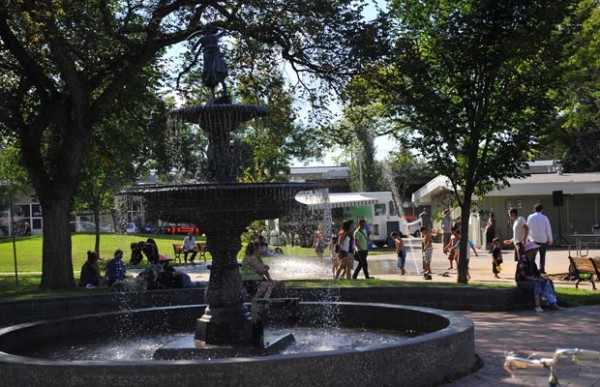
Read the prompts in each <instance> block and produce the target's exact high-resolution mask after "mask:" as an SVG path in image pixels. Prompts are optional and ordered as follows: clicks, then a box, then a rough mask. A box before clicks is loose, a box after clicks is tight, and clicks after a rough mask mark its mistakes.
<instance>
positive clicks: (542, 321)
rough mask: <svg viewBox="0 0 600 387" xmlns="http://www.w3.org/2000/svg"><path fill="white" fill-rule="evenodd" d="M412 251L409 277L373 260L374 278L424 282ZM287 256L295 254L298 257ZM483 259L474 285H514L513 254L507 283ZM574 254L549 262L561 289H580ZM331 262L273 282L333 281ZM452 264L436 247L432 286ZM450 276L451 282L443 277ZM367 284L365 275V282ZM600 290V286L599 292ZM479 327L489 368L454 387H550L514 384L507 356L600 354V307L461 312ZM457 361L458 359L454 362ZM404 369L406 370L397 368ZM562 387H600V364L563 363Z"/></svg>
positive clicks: (295, 265)
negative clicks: (571, 271) (570, 278)
mask: <svg viewBox="0 0 600 387" xmlns="http://www.w3.org/2000/svg"><path fill="white" fill-rule="evenodd" d="M406 241H407V245H408V246H409V252H408V259H407V270H408V274H407V275H405V276H400V275H399V274H398V270H397V268H396V260H395V256H394V254H385V255H372V256H370V258H369V263H370V268H371V275H373V276H374V277H376V278H378V279H395V280H409V281H423V282H425V280H423V277H422V276H421V275H419V274H418V271H419V269H420V266H421V253H420V240H418V239H407V240H406ZM284 250H286V253H289V254H293V251H289V249H284ZM478 253H479V257H475V256H474V255H472V256H471V261H470V265H469V266H470V274H471V277H472V278H471V281H476V282H488V283H510V284H514V278H513V273H514V272H515V262H514V260H513V256H512V251H509V250H505V251H504V265H503V270H502V273H501V274H500V276H501V278H500V279H497V278H494V276H493V274H492V270H491V267H492V263H491V262H492V258H491V254H489V253H488V252H485V251H481V250H479V251H478ZM589 254H590V256H600V250H595V251H590V252H589ZM568 255H569V251H568V250H558V249H551V250H550V251H549V252H548V254H547V257H546V261H547V262H546V271H547V272H548V274H550V275H552V276H553V278H554V279H555V284H556V286H567V287H574V286H575V285H574V282H567V281H563V280H562V279H561V277H562V276H561V275H559V274H562V273H566V272H567V271H568V266H569V261H568V259H567V257H568ZM329 264H330V262H329V260H328V259H326V258H325V259H323V260H322V261H320V260H319V259H318V258H297V257H296V258H278V259H277V260H275V261H273V262H272V264H271V266H272V272H273V277H274V278H277V279H293V278H329V273H330V268H329ZM447 268H448V260H447V259H446V256H445V255H444V254H443V253H442V251H441V244H435V250H434V256H433V262H432V269H433V273H434V275H433V279H432V280H431V281H427V282H433V283H435V282H456V270H447ZM185 270H186V271H188V272H189V273H190V274H191V275H192V276H193V277H194V278H196V279H200V280H208V271H207V270H206V268H205V265H204V264H201V265H197V266H194V267H191V266H188V267H187V268H186V269H185ZM445 272H448V273H449V276H448V277H444V276H441V275H439V274H442V273H445ZM360 278H363V275H362V273H361V274H360V275H359V279H360ZM599 287H600V286H599ZM580 288H582V289H591V285H590V283H589V282H587V283H584V282H582V283H580ZM459 313H463V314H464V315H466V316H467V317H469V318H471V319H472V320H473V321H474V323H475V345H476V352H477V354H478V355H479V356H480V357H481V359H482V360H483V364H484V365H483V367H482V368H481V369H480V370H479V371H478V372H476V373H474V374H471V375H468V376H466V377H464V378H462V379H460V380H458V381H456V382H454V383H450V384H448V385H449V386H501V385H518V386H546V385H547V381H548V376H549V373H548V372H547V371H546V370H543V369H529V370H518V371H517V372H516V377H515V378H511V377H510V375H509V374H508V373H507V372H506V371H505V370H504V369H503V367H502V366H503V363H504V353H505V352H507V351H515V352H517V353H519V355H525V356H528V355H530V354H532V353H538V354H539V355H542V356H544V357H550V356H551V355H552V353H553V352H554V351H555V350H556V349H559V348H583V349H588V350H594V351H600V305H596V306H589V307H578V308H568V309H566V310H564V311H558V312H544V313H535V312H534V311H533V310H526V311H517V312H459ZM448 361H452V359H448ZM397 366H401V365H397ZM557 376H558V378H559V380H560V382H561V385H568V386H600V359H595V360H589V361H585V362H583V363H582V364H581V365H575V364H574V363H573V362H572V361H570V360H568V359H561V361H560V362H559V365H558V367H557Z"/></svg>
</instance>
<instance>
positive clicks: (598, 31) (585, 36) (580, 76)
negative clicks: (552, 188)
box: [549, 0, 600, 172]
mask: <svg viewBox="0 0 600 387" xmlns="http://www.w3.org/2000/svg"><path fill="white" fill-rule="evenodd" d="M565 28H570V29H573V30H574V33H573V38H572V39H571V40H570V41H569V42H568V44H567V45H566V47H565V50H566V56H567V57H566V58H565V60H564V62H563V64H562V68H563V76H562V80H563V84H562V85H561V88H559V89H558V90H557V99H558V101H559V103H560V109H561V110H560V111H561V122H562V126H561V128H560V129H559V130H558V131H556V132H554V133H555V134H556V135H555V136H553V137H551V138H549V140H553V141H551V143H552V144H553V145H555V146H557V147H558V151H559V153H558V157H559V158H561V159H562V160H563V165H564V167H565V170H567V171H569V172H597V171H600V87H599V85H600V2H598V1H597V0H583V1H581V2H580V3H579V5H578V7H577V9H576V12H575V13H574V14H573V16H572V18H571V19H570V20H569V21H568V23H565Z"/></svg>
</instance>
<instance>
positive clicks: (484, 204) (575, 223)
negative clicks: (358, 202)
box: [412, 162, 600, 244]
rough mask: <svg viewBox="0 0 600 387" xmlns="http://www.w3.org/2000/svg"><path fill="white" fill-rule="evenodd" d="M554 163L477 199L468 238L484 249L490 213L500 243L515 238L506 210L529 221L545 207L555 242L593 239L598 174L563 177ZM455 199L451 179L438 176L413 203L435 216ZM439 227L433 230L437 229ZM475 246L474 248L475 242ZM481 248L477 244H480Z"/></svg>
mask: <svg viewBox="0 0 600 387" xmlns="http://www.w3.org/2000/svg"><path fill="white" fill-rule="evenodd" d="M553 165H554V164H552V163H551V162H537V163H532V164H531V166H530V170H529V171H528V172H529V173H530V174H531V175H530V176H528V177H525V178H524V179H509V180H508V182H509V186H506V187H504V188H502V189H494V190H493V191H491V192H488V193H487V194H486V195H485V197H484V198H482V199H478V198H477V197H473V202H474V203H476V204H477V207H478V211H477V212H475V213H473V214H472V216H471V219H470V220H469V222H470V224H471V227H470V229H469V230H470V232H469V236H470V238H472V239H475V240H477V241H478V242H479V243H478V244H481V239H482V231H481V230H482V228H483V227H485V223H486V221H487V218H488V216H489V214H490V213H494V214H495V216H496V234H497V236H498V237H499V238H500V239H501V240H502V239H510V238H511V237H512V225H511V222H510V220H509V218H508V214H507V212H508V209H510V208H513V207H514V208H517V209H518V210H519V215H521V216H523V217H524V218H527V216H528V215H529V214H531V213H533V212H534V209H533V207H534V206H535V204H536V203H541V204H542V206H543V207H544V210H543V213H544V214H545V215H546V216H548V218H549V219H550V223H551V225H552V231H553V234H554V239H557V238H558V236H559V235H560V236H563V237H564V239H566V240H567V241H568V242H565V241H564V240H563V241H562V243H563V244H566V243H569V244H570V243H574V239H575V235H576V234H578V235H580V234H591V233H592V228H593V227H594V225H597V224H598V223H600V172H591V173H562V172H561V171H560V170H559V171H558V172H556V171H555V167H553ZM451 193H452V188H451V185H450V183H449V181H448V178H447V177H445V176H438V177H436V178H434V179H432V180H431V181H429V182H428V183H427V184H426V185H425V186H423V187H422V188H421V189H419V190H418V191H416V192H415V193H414V194H413V196H412V200H413V202H414V203H416V204H417V205H431V208H432V211H433V212H434V213H435V212H441V211H443V210H444V208H445V207H446V205H445V204H443V200H442V199H443V198H447V197H448V194H451ZM457 216H460V209H458V208H455V209H453V217H457ZM434 227H435V226H434ZM475 240H474V242H475ZM476 243H477V242H476Z"/></svg>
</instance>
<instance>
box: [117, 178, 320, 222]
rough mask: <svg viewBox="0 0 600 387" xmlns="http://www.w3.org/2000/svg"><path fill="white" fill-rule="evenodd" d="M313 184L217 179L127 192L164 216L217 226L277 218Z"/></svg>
mask: <svg viewBox="0 0 600 387" xmlns="http://www.w3.org/2000/svg"><path fill="white" fill-rule="evenodd" d="M314 188H315V185H314V184H312V183H249V184H237V183H214V184H187V185H146V186H140V187H136V188H134V189H131V190H129V191H128V193H130V194H133V195H136V194H139V195H141V196H143V197H144V198H145V200H146V205H147V206H148V207H149V208H152V209H153V210H155V211H156V212H157V213H158V214H159V216H160V218H161V219H165V220H169V221H171V222H182V223H194V224H196V225H197V226H198V227H200V228H206V227H207V226H208V227H210V228H211V229H213V230H214V229H215V227H217V228H220V229H231V226H234V229H237V228H239V226H240V225H241V226H242V227H245V226H247V225H248V224H250V223H251V222H252V221H254V220H256V219H273V218H277V217H279V216H281V215H282V214H284V213H285V212H286V211H288V210H289V209H290V208H291V207H292V206H293V205H295V203H296V200H295V197H296V194H297V193H298V192H300V191H306V190H311V189H314Z"/></svg>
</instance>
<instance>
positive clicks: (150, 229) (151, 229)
mask: <svg viewBox="0 0 600 387" xmlns="http://www.w3.org/2000/svg"><path fill="white" fill-rule="evenodd" d="M157 232H158V228H157V227H156V226H153V225H151V224H147V225H145V226H144V227H142V233H143V234H156V233H157Z"/></svg>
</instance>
